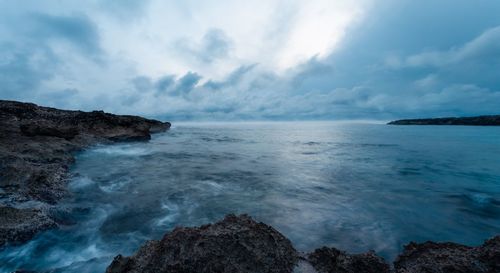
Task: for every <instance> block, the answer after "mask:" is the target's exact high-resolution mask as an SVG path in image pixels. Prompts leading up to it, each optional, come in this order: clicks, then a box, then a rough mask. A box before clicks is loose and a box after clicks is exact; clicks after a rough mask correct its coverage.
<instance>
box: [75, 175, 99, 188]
mask: <svg viewBox="0 0 500 273" xmlns="http://www.w3.org/2000/svg"><path fill="white" fill-rule="evenodd" d="M94 184H95V181H94V180H92V179H90V178H88V177H86V176H83V177H77V178H75V179H73V180H72V181H71V182H70V184H69V187H70V189H83V188H86V187H88V186H91V185H94Z"/></svg>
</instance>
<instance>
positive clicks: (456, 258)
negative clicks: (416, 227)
mask: <svg viewBox="0 0 500 273" xmlns="http://www.w3.org/2000/svg"><path fill="white" fill-rule="evenodd" d="M394 268H395V271H396V272H397V273H420V272H426V273H496V272H500V236H497V237H495V238H492V239H490V240H488V241H486V242H485V243H484V244H483V245H481V246H478V247H469V246H464V245H459V244H455V243H434V242H425V243H422V244H417V243H410V244H408V245H407V246H405V248H404V251H403V253H402V254H401V255H399V257H398V258H397V259H396V261H395V262H394Z"/></svg>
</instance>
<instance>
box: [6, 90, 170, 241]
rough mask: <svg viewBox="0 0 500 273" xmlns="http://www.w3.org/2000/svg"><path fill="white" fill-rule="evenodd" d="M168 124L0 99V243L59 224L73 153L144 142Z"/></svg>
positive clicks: (18, 238) (164, 128)
mask: <svg viewBox="0 0 500 273" xmlns="http://www.w3.org/2000/svg"><path fill="white" fill-rule="evenodd" d="M168 128H170V123H168V122H161V121H157V120H149V119H145V118H141V117H136V116H120V115H112V114H108V113H104V112H102V111H93V112H82V111H67V110H58V109H54V108H49V107H41V106H37V105H35V104H32V103H22V102H15V101H3V100H0V246H2V245H4V244H7V243H21V242H25V241H27V240H29V239H31V238H32V237H33V236H34V235H35V234H36V233H38V232H40V231H43V230H46V229H50V228H55V227H57V226H58V223H57V219H56V218H57V217H54V216H53V214H54V213H53V212H54V205H55V204H57V202H58V201H59V200H60V199H61V198H63V197H65V196H67V195H68V194H69V192H68V190H67V187H66V186H67V185H66V184H67V179H68V168H69V167H70V165H71V164H72V163H73V162H74V157H73V154H74V152H76V151H79V150H81V149H83V148H85V147H88V146H89V145H94V144H97V143H110V142H115V141H143V140H148V139H150V138H151V134H152V133H156V132H161V131H165V130H167V129H168Z"/></svg>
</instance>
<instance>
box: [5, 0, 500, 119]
mask: <svg viewBox="0 0 500 273" xmlns="http://www.w3.org/2000/svg"><path fill="white" fill-rule="evenodd" d="M498 14H500V1H497V0H484V1H483V2H482V5H475V4H474V3H472V2H471V1H468V0H441V1H435V0H421V1H410V0H385V1H373V0H359V1H351V0H310V1H305V0H287V1H285V0H256V1H243V0H231V1H230V0H225V1H221V0H206V1H197V0H185V1H174V0H167V1H163V0H146V1H143V0H120V1H118V0H90V1H56V0H47V1H43V2H42V1H35V0H24V1H0V99H14V100H24V101H31V102H35V103H39V104H43V105H49V106H55V107H61V108H74V109H83V110H94V109H103V110H105V111H109V112H118V113H127V114H142V115H149V116H154V117H159V118H164V119H169V120H173V121H176V120H204V119H209V120H242V119H244V120H263V119H279V120H286V119H308V120H312V119H366V118H377V119H390V118H394V117H420V116H441V115H446V116H450V115H475V114H497V113H498V105H500V78H499V77H498V75H500V70H499V68H500V62H499V60H500V47H499V46H498V45H499V41H500V31H499V29H500V17H499V16H498Z"/></svg>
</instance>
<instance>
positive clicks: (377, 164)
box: [0, 122, 500, 272]
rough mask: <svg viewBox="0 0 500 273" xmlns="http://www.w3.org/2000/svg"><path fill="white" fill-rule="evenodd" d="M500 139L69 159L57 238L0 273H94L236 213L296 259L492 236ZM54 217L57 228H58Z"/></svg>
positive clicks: (225, 138) (162, 150)
mask: <svg viewBox="0 0 500 273" xmlns="http://www.w3.org/2000/svg"><path fill="white" fill-rule="evenodd" d="M499 162H500V128H492V127H448V126H444V127H435V126H420V127H419V126H414V127H411V126H409V127H408V126H401V127H397V126H386V125H380V124H337V123H319V122H311V123H242V124H228V123H220V124H180V125H175V127H173V128H172V129H171V130H170V131H169V132H167V133H164V134H161V135H156V136H154V138H153V140H152V141H151V142H149V143H126V144H117V145H113V146H99V147H95V148H93V149H91V150H89V151H86V152H84V153H81V154H79V155H78V157H77V163H76V165H75V166H74V168H73V173H74V174H75V178H74V179H73V180H72V181H71V183H70V188H71V190H72V191H73V192H74V196H73V197H72V198H70V199H68V200H65V201H64V204H65V207H66V208H67V209H68V210H69V211H72V213H70V215H72V216H71V218H72V219H69V220H68V221H73V222H75V224H74V225H68V226H66V227H64V228H63V229H61V230H57V231H49V232H46V233H43V234H42V235H41V236H38V237H37V239H36V240H33V241H31V242H30V243H28V244H25V245H23V246H20V247H10V248H7V249H4V250H3V251H2V252H0V271H2V272H3V271H5V272H9V271H11V270H13V269H15V268H24V269H31V270H47V269H50V268H59V269H58V270H56V271H54V272H102V271H104V269H105V267H106V266H107V265H108V264H109V263H110V261H111V260H112V258H113V256H115V255H116V254H118V253H122V254H126V255H129V254H131V253H133V251H134V250H136V249H137V247H138V246H139V245H141V244H142V243H143V242H144V241H146V240H148V239H158V238H161V236H162V235H163V234H164V233H165V232H166V231H168V230H170V229H172V228H173V227H174V226H176V225H187V226H194V225H200V224H204V223H207V222H212V221H215V220H218V219H220V218H222V216H223V215H225V214H227V213H248V214H250V215H252V216H253V217H254V218H256V219H257V220H260V221H263V222H266V223H268V224H271V225H273V226H274V227H276V228H277V229H278V230H279V231H281V232H282V233H283V234H285V235H286V236H287V237H288V238H290V239H291V240H292V241H293V243H294V245H295V246H296V248H297V249H299V250H301V251H308V250H312V249H314V248H316V247H319V246H322V245H328V246H335V247H338V248H341V249H344V250H348V251H351V252H361V251H367V250H369V249H374V250H375V251H377V252H378V253H379V254H381V255H383V256H384V257H386V258H387V259H389V260H392V259H393V258H394V256H395V255H396V254H397V252H398V251H400V249H401V247H402V245H403V244H405V243H407V242H409V241H411V240H414V241H424V240H438V241H446V240H451V241H456V242H460V243H467V244H479V243H481V242H482V241H483V240H484V239H486V238H488V237H491V236H493V235H495V234H498V233H500V168H498V163H499ZM66 217H68V216H66Z"/></svg>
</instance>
